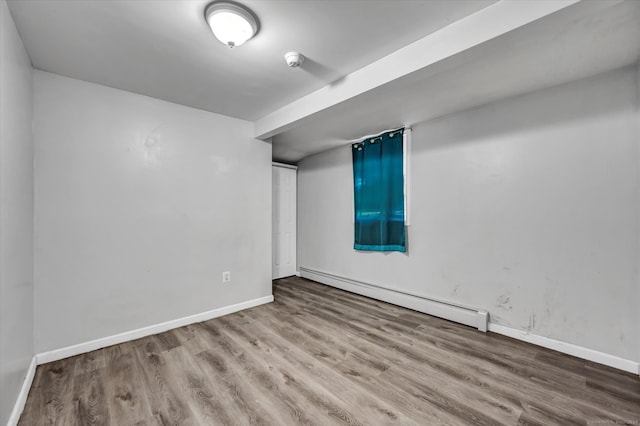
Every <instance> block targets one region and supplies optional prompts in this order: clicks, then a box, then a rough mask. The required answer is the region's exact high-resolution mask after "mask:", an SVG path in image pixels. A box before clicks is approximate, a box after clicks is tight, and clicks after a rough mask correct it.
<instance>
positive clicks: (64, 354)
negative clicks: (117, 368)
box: [36, 295, 273, 365]
mask: <svg viewBox="0 0 640 426" xmlns="http://www.w3.org/2000/svg"><path fill="white" fill-rule="evenodd" d="M270 302H273V295H270V296H265V297H260V298H258V299H253V300H248V301H246V302H242V303H237V304H235V305H230V306H225V307H223V308H218V309H214V310H211V311H207V312H202V313H200V314H195V315H190V316H188V317H183V318H178V319H175V320H171V321H166V322H163V323H160V324H154V325H150V326H148V327H143V328H139V329H137V330H131V331H126V332H124V333H120V334H116V335H113V336H108V337H103V338H100V339H96V340H91V341H89V342H84V343H79V344H77V345H73V346H67V347H66V348H60V349H55V350H52V351H48V352H43V353H39V354H37V355H36V360H37V363H38V365H40V364H46V363H47V362H52V361H57V360H60V359H64V358H68V357H70V356H75V355H80V354H83V353H86V352H91V351H95V350H97V349H102V348H106V347H107V346H112V345H117V344H118V343H124V342H128V341H130V340H135V339H139V338H141V337H146V336H150V335H152V334H158V333H163V332H165V331H168V330H172V329H174V328H178V327H183V326H185V325H189V324H193V323H196V322H202V321H208V320H210V319H213V318H217V317H221V316H224V315H228V314H232V313H234V312H238V311H241V310H243V309H249V308H253V307H254V306H259V305H262V304H265V303H270Z"/></svg>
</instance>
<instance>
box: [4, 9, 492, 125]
mask: <svg viewBox="0 0 640 426" xmlns="http://www.w3.org/2000/svg"><path fill="white" fill-rule="evenodd" d="M494 2H495V0H456V1H451V0H242V3H243V4H245V5H246V6H248V7H249V8H251V9H252V10H253V11H254V13H255V14H256V15H257V16H258V18H259V20H260V26H261V28H260V31H259V33H258V34H257V36H256V37H255V38H254V39H252V40H250V41H249V42H247V44H245V45H243V46H240V47H237V48H235V49H229V48H228V47H227V46H225V45H223V44H221V43H220V42H218V41H217V40H216V39H215V37H214V36H213V34H212V33H211V30H210V29H209V27H208V26H207V24H206V22H205V20H204V8H205V7H206V5H207V4H208V3H209V1H208V0H174V1H167V0H109V1H107V0H9V1H8V5H9V9H10V11H11V14H12V16H13V19H14V21H15V23H16V26H17V28H18V31H19V33H20V36H21V38H22V40H23V42H24V44H25V47H26V49H27V52H28V53H29V56H30V58H31V61H32V63H33V66H34V67H36V68H38V69H41V70H45V71H49V72H53V73H57V74H61V75H65V76H68V77H73V78H77V79H81V80H86V81H90V82H94V83H99V84H103V85H106V86H111V87H116V88H119V89H124V90H128V91H131V92H134V93H140V94H144V95H148V96H152V97H155V98H159V99H164V100H167V101H171V102H176V103H180V104H183V105H187V106H192V107H195V108H201V109H204V110H207V111H211V112H216V113H220V114H225V115H229V116H232V117H237V118H243V119H247V120H255V119H258V118H260V117H262V116H264V115H265V114H267V113H269V112H271V111H273V110H275V109H277V108H279V107H281V106H283V105H285V104H287V103H289V102H291V101H293V100H295V99H297V98H300V97H301V96H303V95H306V94H308V93H310V92H313V91H314V90H316V89H318V88H320V87H323V86H325V85H327V84H329V83H331V82H333V81H335V80H337V79H339V78H341V77H344V76H345V75H347V74H349V73H351V72H353V71H355V70H357V69H359V68H361V67H363V66H365V65H367V64H369V63H371V62H374V61H376V60H377V59H380V58H381V57H383V56H385V55H387V54H389V53H391V52H393V51H395V50H397V49H399V48H401V47H402V46H405V45H407V44H409V43H411V42H413V41H415V40H418V39H420V38H422V37H424V36H426V35H428V34H430V33H433V32H435V31H437V30H439V29H440V28H442V27H445V26H446V25H448V24H450V23H452V22H454V21H456V20H459V19H460V18H462V17H464V16H467V15H470V14H472V13H474V12H476V11H478V10H480V9H482V8H484V7H486V6H488V5H490V4H491V3H494ZM291 50H297V51H300V52H301V53H302V54H304V55H305V56H306V57H307V60H306V62H305V63H304V66H303V67H302V68H300V69H289V68H287V66H286V64H285V61H284V58H283V55H284V53H285V52H288V51H291Z"/></svg>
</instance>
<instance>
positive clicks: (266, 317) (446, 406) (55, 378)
mask: <svg viewBox="0 0 640 426" xmlns="http://www.w3.org/2000/svg"><path fill="white" fill-rule="evenodd" d="M274 296H275V302H274V303H272V304H267V305H262V306H259V307H255V308H252V309H249V310H245V311H242V312H237V313H234V314H231V315H228V316H225V317H221V318H216V319H214V320H211V321H206V322H203V323H199V324H192V325H189V326H186V327H181V328H178V329H175V330H170V331H167V332H165V333H161V334H158V335H154V336H148V337H145V338H142V339H138V340H135V341H132V342H127V343H123V344H121V345H116V346H112V347H109V348H105V349H101V350H99V351H94V352H90V353H88V354H83V355H79V356H76V357H73V358H68V359H65V360H60V361H56V362H53V363H50V364H46V365H42V366H39V367H38V368H37V370H36V375H35V378H34V382H33V385H32V388H31V390H30V393H29V397H28V398H27V402H26V405H25V410H24V412H23V415H22V417H21V419H20V423H19V424H20V425H28V426H30V425H39V424H46V425H49V424H51V425H92V424H93V425H97V424H114V425H140V426H142V425H149V426H150V425H205V424H206V425H209V424H211V425H216V424H221V425H228V424H233V425H235V424H256V425H274V424H277V425H299V424H305V425H323V426H324V425H334V424H390V425H391V424H403V425H411V424H421V425H422V424H441V425H466V424H479V425H482V424H485V425H487V424H491V425H499V424H505V425H514V424H523V425H525V424H531V425H550V424H562V425H565V424H566V425H571V424H579V425H586V424H625V423H627V424H629V423H631V424H637V423H639V422H640V380H639V379H638V377H637V376H635V375H632V374H628V373H625V372H621V371H617V370H614V369H611V368H608V367H604V366H601V365H598V364H595V363H592V362H589V361H585V360H581V359H578V358H573V357H570V356H567V355H564V354H560V353H557V352H554V351H551V350H548V349H545V348H540V347H537V346H534V345H530V344H527V343H524V342H520V341H517V340H514V339H510V338H507V337H505V336H500V335H496V334H493V333H486V334H485V333H480V332H478V331H476V330H474V329H472V328H470V327H466V326H462V325H459V324H454V323H451V322H449V321H445V320H442V319H438V318H434V317H430V316H428V315H424V314H421V313H419V312H415V311H411V310H408V309H404V308H401V307H398V306H394V305H389V304H387V303H384V302H380V301H376V300H372V299H369V298H366V297H362V296H359V295H356V294H352V293H348V292H344V291H342V290H339V289H335V288H331V287H327V286H324V285H321V284H318V283H314V282H312V281H309V280H305V279H302V278H299V277H292V278H286V279H282V280H278V281H276V282H274Z"/></svg>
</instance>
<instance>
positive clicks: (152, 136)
mask: <svg viewBox="0 0 640 426" xmlns="http://www.w3.org/2000/svg"><path fill="white" fill-rule="evenodd" d="M162 126H163V125H162V124H159V125H158V126H156V127H155V128H154V129H153V130H152V131H151V132H150V133H149V134H147V135H146V137H145V138H144V140H143V143H142V152H143V155H144V165H145V166H146V167H151V166H155V165H158V164H160V151H161V150H162V147H161V146H160V137H161V133H160V129H161V128H162Z"/></svg>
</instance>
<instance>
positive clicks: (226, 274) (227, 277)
mask: <svg viewBox="0 0 640 426" xmlns="http://www.w3.org/2000/svg"><path fill="white" fill-rule="evenodd" d="M229 281H231V272H229V271H225V272H223V273H222V282H223V283H228V282H229Z"/></svg>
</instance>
